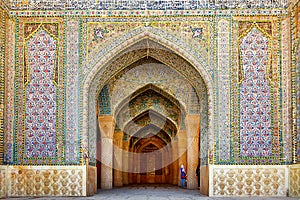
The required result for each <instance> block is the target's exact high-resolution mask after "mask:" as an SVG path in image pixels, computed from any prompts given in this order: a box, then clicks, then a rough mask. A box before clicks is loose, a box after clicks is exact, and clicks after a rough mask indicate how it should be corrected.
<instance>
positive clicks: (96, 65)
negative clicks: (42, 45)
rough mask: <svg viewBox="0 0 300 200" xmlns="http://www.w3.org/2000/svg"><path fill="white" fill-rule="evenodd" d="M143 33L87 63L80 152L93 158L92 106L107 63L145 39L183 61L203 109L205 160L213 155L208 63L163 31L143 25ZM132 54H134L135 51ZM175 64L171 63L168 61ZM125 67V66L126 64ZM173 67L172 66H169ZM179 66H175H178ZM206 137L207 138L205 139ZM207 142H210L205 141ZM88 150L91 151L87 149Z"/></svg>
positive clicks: (185, 70) (107, 65) (210, 82)
mask: <svg viewBox="0 0 300 200" xmlns="http://www.w3.org/2000/svg"><path fill="white" fill-rule="evenodd" d="M142 30H143V31H142V32H140V33H139V34H134V35H133V36H132V37H131V38H130V39H126V40H125V39H124V41H123V43H122V45H117V46H113V47H112V48H111V49H110V51H109V53H107V54H104V55H103V54H99V59H98V60H97V62H91V63H87V67H86V68H88V69H89V73H88V74H87V75H86V76H85V78H84V80H83V102H82V103H83V106H82V110H83V114H82V116H83V117H82V123H83V124H82V153H83V154H87V155H89V157H90V158H91V159H93V157H95V146H96V142H95V141H96V137H95V135H96V134H95V132H96V131H95V127H96V117H95V116H94V113H95V107H96V106H95V105H96V96H97V92H98V91H97V89H98V88H99V87H100V88H101V87H103V85H104V84H105V80H107V79H109V78H110V76H111V75H110V74H111V73H112V71H111V70H112V69H109V68H108V67H109V64H110V63H111V62H112V61H113V60H115V59H116V55H118V54H119V53H120V52H122V51H126V50H130V48H131V47H132V46H134V45H135V44H136V43H137V42H139V41H141V40H143V39H148V40H151V41H153V42H155V43H157V44H159V45H162V46H163V47H164V48H165V49H168V50H169V51H170V52H171V53H172V55H174V56H178V58H179V57H180V59H181V60H182V61H185V66H184V67H182V68H181V69H180V72H181V73H183V72H185V73H187V74H186V75H185V77H186V78H187V79H188V80H189V81H190V82H191V83H192V85H193V86H194V88H195V90H196V92H197V94H198V96H199V98H200V106H201V107H202V108H201V109H200V110H201V112H202V115H201V116H202V117H203V118H201V120H200V123H201V125H200V126H201V133H202V134H204V135H203V137H202V138H203V139H204V140H205V142H204V143H207V145H208V148H209V150H208V151H207V152H203V153H204V155H203V156H202V157H204V158H205V159H206V160H207V157H208V155H207V153H208V152H210V157H212V156H213V138H214V130H213V127H214V125H213V124H214V115H213V113H214V99H215V98H214V94H213V80H212V77H211V76H210V75H209V73H208V72H207V70H206V68H208V66H209V65H208V63H206V62H205V59H203V60H201V59H199V57H197V56H196V54H193V53H192V52H191V48H189V47H186V46H181V45H179V44H180V43H183V42H182V41H180V40H179V39H178V40H176V41H175V42H174V41H170V40H168V39H167V38H164V37H162V35H163V33H162V32H164V31H163V30H159V33H162V34H157V32H155V29H152V28H146V27H145V28H142ZM131 56H134V52H133V54H132V55H131ZM170 64H174V63H170ZM175 64H176V63H175ZM123 67H124V66H123V63H121V64H120V65H119V66H114V70H115V71H119V70H122V68H123ZM125 67H126V66H125ZM170 67H174V66H170ZM177 67H178V66H177ZM208 137H209V138H210V139H208ZM208 141H210V143H209V144H208ZM89 149H90V152H89Z"/></svg>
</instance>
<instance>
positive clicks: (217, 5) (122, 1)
mask: <svg viewBox="0 0 300 200" xmlns="http://www.w3.org/2000/svg"><path fill="white" fill-rule="evenodd" d="M6 2H7V4H8V6H9V7H10V8H11V9H18V10H22V9H26V10H27V9H28V10H59V9H67V10H68V9H73V10H185V9H186V10H190V9H191V10H193V9H228V8H283V7H286V6H287V0H281V1H266V0H252V1H243V0H231V1H226V0H219V1H208V0H206V1H203V0H182V1H174V0H136V1H132V0H100V1H99V0H69V1H64V0H40V1H38V3H36V1H34V0H26V1H24V0H6Z"/></svg>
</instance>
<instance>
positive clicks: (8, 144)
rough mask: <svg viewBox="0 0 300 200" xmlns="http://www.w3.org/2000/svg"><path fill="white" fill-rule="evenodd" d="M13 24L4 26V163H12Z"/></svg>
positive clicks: (11, 22) (11, 21) (10, 21)
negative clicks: (5, 44)
mask: <svg viewBox="0 0 300 200" xmlns="http://www.w3.org/2000/svg"><path fill="white" fill-rule="evenodd" d="M14 29H15V22H14V21H13V20H9V23H7V26H6V31H7V32H6V43H7V44H10V45H7V46H6V49H5V51H6V66H5V68H6V73H5V77H6V79H5V110H4V115H5V116H4V118H5V127H4V133H5V137H4V145H5V146H4V163H6V164H10V163H13V140H14V134H13V133H14V124H13V123H14V111H15V107H14V98H15V97H14V91H15V86H14V79H15V30H14Z"/></svg>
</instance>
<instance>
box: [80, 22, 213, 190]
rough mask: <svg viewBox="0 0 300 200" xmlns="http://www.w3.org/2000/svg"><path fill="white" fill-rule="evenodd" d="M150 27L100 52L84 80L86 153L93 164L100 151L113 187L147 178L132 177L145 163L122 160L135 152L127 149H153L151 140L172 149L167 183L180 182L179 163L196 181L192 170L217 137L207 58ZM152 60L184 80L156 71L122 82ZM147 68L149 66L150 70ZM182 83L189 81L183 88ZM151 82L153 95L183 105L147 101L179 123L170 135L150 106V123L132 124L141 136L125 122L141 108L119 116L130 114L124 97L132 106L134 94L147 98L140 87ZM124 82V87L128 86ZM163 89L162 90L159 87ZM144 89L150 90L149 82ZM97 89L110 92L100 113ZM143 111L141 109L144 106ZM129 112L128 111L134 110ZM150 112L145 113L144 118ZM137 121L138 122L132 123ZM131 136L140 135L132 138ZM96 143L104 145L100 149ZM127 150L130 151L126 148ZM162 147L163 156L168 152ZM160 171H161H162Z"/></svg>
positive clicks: (193, 183) (104, 175)
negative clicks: (134, 165) (141, 80)
mask: <svg viewBox="0 0 300 200" xmlns="http://www.w3.org/2000/svg"><path fill="white" fill-rule="evenodd" d="M152 31H153V30H150V29H148V28H147V29H146V28H145V31H144V32H143V33H142V34H139V35H136V36H134V37H133V38H132V39H130V40H128V41H124V46H121V47H120V46H118V47H114V48H112V50H111V51H110V53H109V55H105V56H102V57H101V56H99V57H100V59H99V60H98V62H97V64H96V65H95V66H94V67H92V70H91V72H90V73H89V75H88V76H87V77H86V79H85V81H84V91H83V93H84V95H83V98H84V101H83V109H84V112H86V113H85V114H84V115H83V128H84V135H83V139H84V141H83V144H82V146H83V154H85V155H86V156H87V157H89V160H90V164H95V163H96V158H97V153H98V159H99V160H100V162H101V187H102V188H112V187H113V186H121V185H123V184H129V183H130V182H134V181H136V182H143V181H141V176H140V177H139V178H140V180H137V179H138V177H136V179H135V178H133V177H130V176H134V175H133V174H134V173H137V172H139V173H140V172H141V168H142V167H143V166H142V165H141V164H139V166H138V167H137V168H132V167H131V166H129V165H126V166H124V165H123V164H124V163H130V162H129V161H130V159H134V158H135V157H134V156H135V154H132V155H130V153H129V152H133V153H137V152H138V153H140V152H143V151H149V148H150V147H151V146H152V147H153V148H154V147H155V148H154V149H155V150H159V151H160V152H163V153H165V152H169V156H166V157H165V159H164V160H169V161H170V162H168V163H166V164H165V165H166V166H165V168H164V172H165V173H164V175H166V174H167V175H168V176H172V177H171V178H170V177H169V178H168V180H169V182H168V183H172V184H176V183H177V182H178V180H179V178H176V177H179V176H178V172H179V170H178V169H179V166H180V165H181V164H183V163H184V164H185V165H186V168H187V172H188V175H190V181H189V182H188V188H195V187H197V180H196V177H195V175H194V174H195V169H196V167H197V164H198V162H200V163H201V165H203V166H205V165H207V163H208V154H207V152H208V148H209V146H211V145H212V144H209V142H208V141H209V140H208V135H209V138H213V130H212V127H213V116H212V115H209V114H208V113H213V112H212V111H213V103H212V102H213V96H212V80H211V78H210V76H208V73H207V72H206V70H205V66H203V65H202V64H203V61H201V62H200V61H198V60H197V59H196V58H194V57H193V56H191V55H189V52H188V51H187V50H185V49H182V48H180V47H179V46H177V45H176V44H173V43H170V41H168V40H166V39H165V38H164V37H163V35H160V36H158V35H155V34H154V33H153V32H152ZM153 66H156V68H157V69H158V70H157V71H156V73H158V74H159V73H161V76H168V75H169V74H167V75H165V74H164V73H165V71H166V70H165V71H164V70H161V71H159V69H167V71H168V70H170V71H172V73H173V75H174V74H176V73H177V77H178V78H179V79H178V80H182V81H183V82H182V84H181V82H180V83H178V82H177V83H176V84H177V88H176V87H175V86H176V84H170V82H169V83H168V82H167V81H166V82H164V83H162V82H159V80H158V79H159V78H161V77H157V76H152V78H149V79H144V83H143V84H133V85H131V87H127V85H123V84H124V83H125V82H124V80H122V77H124V76H126V74H128V73H131V72H132V71H134V69H137V68H139V69H142V68H143V67H144V69H146V68H147V69H151V67H153ZM148 71H149V72H151V70H148ZM148 71H147V70H146V71H145V73H148ZM156 75H157V74H156ZM148 77H151V74H148ZM155 77H157V79H155ZM174 77H176V76H174ZM136 78H137V79H138V78H139V77H136ZM168 78H171V77H168ZM170 80H171V79H170ZM147 85H148V86H147ZM183 85H188V86H187V87H186V88H180V87H181V86H183ZM128 86H130V85H128ZM149 86H150V87H152V89H151V92H150V93H151V94H150V93H148V94H147V95H149V94H150V96H151V95H152V93H156V94H158V95H157V96H159V95H161V96H162V98H161V99H166V100H162V101H165V102H166V101H167V100H168V99H169V100H170V103H169V104H170V105H172V106H175V107H176V106H177V108H178V110H179V112H178V113H175V114H174V113H170V112H168V111H166V110H167V109H157V110H155V108H154V105H152V104H151V105H148V107H151V109H150V110H152V111H151V112H150V113H156V116H162V117H161V120H160V121H164V122H166V123H165V124H168V123H169V124H168V126H170V127H176V128H174V129H171V136H170V134H168V133H166V130H164V126H156V125H155V123H154V121H155V120H152V116H153V115H149V111H146V112H148V118H150V122H151V123H150V124H146V128H145V127H143V128H141V130H139V129H138V128H136V127H135V126H132V127H133V128H132V127H131V129H130V131H133V132H134V133H135V134H136V133H138V134H141V135H142V137H141V136H139V137H140V138H139V137H136V135H134V134H133V135H130V134H128V132H126V131H124V128H126V123H130V121H132V120H133V118H134V117H137V118H139V116H140V115H141V113H135V114H137V116H133V117H132V118H130V117H129V118H128V119H127V121H126V116H125V117H124V116H122V117H120V115H126V112H125V114H122V113H123V111H122V103H123V104H124V102H127V103H125V107H127V108H129V110H130V106H131V105H132V102H133V101H135V100H136V99H135V98H141V99H143V94H145V93H143V92H145V91H143V92H141V90H143V88H146V87H149ZM121 88H123V89H121ZM124 88H126V89H125V90H124ZM153 88H155V89H153ZM187 88H188V90H185V89H187ZM160 90H161V92H159V91H160ZM103 91H106V92H108V93H107V94H108V95H107V94H103ZM146 91H148V92H149V91H150V90H149V88H148V90H146ZM99 95H100V96H101V95H104V97H105V95H106V96H107V97H108V98H109V100H108V101H109V109H106V111H105V112H102V113H101V112H100V110H99V108H100V107H101V106H100V107H99V104H98V103H99ZM138 95H140V96H138ZM147 95H146V96H147ZM186 95H190V96H186ZM154 96H155V95H154ZM157 98H158V97H157ZM126 99H127V100H126ZM151 102H153V99H151ZM176 104H177V105H176ZM123 107H124V105H123ZM146 107H147V105H146ZM140 111H141V112H143V110H142V109H141V110H140ZM127 114H129V115H130V113H127ZM172 114H173V115H176V117H175V118H174V119H172V117H170V115H172ZM97 116H98V117H97ZM145 116H147V114H145ZM149 116H150V117H149ZM146 118H147V117H146ZM146 118H145V117H141V119H142V120H141V121H143V120H145V119H146ZM158 118H159V117H158ZM153 119H154V118H153ZM155 119H157V117H155ZM122 120H123V121H122ZM176 120H177V121H176ZM120 121H122V122H120ZM148 121H149V120H148ZM167 122H168V123H167ZM136 123H137V122H134V123H133V124H136ZM158 123H159V122H158ZM124 124H125V125H124ZM97 126H99V127H100V129H99V130H100V131H98V143H97ZM147 126H149V127H147ZM153 127H154V128H153ZM159 130H160V131H159ZM130 131H129V132H130ZM147 131H148V132H147ZM172 131H173V132H172ZM99 132H100V133H99ZM141 132H142V133H141ZM158 132H159V134H160V135H157V134H156V133H158ZM99 134H100V137H99ZM133 137H136V138H138V139H132V138H133ZM168 137H170V138H169V141H168V139H166V141H164V140H163V138H168ZM199 137H200V142H199ZM145 138H151V139H153V141H156V143H155V142H149V141H150V140H148V141H147V140H146V139H145ZM134 140H136V141H134ZM133 142H135V144H139V143H143V144H144V143H145V144H147V145H146V146H144V147H147V148H148V150H147V148H146V149H143V148H142V147H139V148H137V147H136V146H135V145H134V144H130V143H133ZM211 142H212V141H211ZM127 143H128V144H127ZM124 144H125V145H124ZM158 144H160V145H158ZM162 144H165V145H162ZM199 144H200V145H199ZM140 145H142V144H140ZM97 146H98V147H99V146H100V150H99V151H98V152H97ZM142 146H143V145H142ZM98 149H99V148H98ZM130 149H131V150H130ZM134 149H135V150H134ZM150 149H151V148H150ZM161 149H163V150H161ZM172 149H173V151H172ZM200 149H201V150H200ZM124 152H125V153H124ZM126 152H128V153H127V154H126ZM170 152H171V153H170ZM163 153H162V154H161V156H164V155H163ZM170 155H172V156H170ZM130 156H133V157H130ZM136 156H139V155H136ZM150 157H151V156H150ZM170 157H172V159H171V158H170ZM126 159H127V160H126ZM120 161H122V162H120ZM124 161H125V162H124ZM139 161H140V160H139ZM139 163H141V162H139ZM136 170H139V171H136ZM126 173H127V175H126ZM157 173H158V174H159V173H160V172H157ZM170 173H171V175H170ZM124 174H125V175H124ZM161 174H162V173H161ZM140 175H141V174H140ZM162 179H163V178H162ZM206 180H207V177H206Z"/></svg>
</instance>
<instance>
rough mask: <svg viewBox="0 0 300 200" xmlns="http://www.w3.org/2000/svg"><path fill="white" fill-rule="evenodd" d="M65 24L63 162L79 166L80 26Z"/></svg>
mask: <svg viewBox="0 0 300 200" xmlns="http://www.w3.org/2000/svg"><path fill="white" fill-rule="evenodd" d="M66 23H67V25H66V26H67V29H66V31H67V34H66V47H65V48H66V50H65V51H66V52H65V53H66V60H65V62H66V66H67V67H66V77H65V83H66V105H65V108H66V127H65V129H66V133H65V141H66V144H65V162H66V164H79V161H80V160H79V159H80V158H79V157H80V116H81V114H80V89H81V88H80V78H81V77H80V73H81V66H80V64H81V60H80V34H81V30H80V26H81V22H80V21H79V20H70V21H68V22H66Z"/></svg>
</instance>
